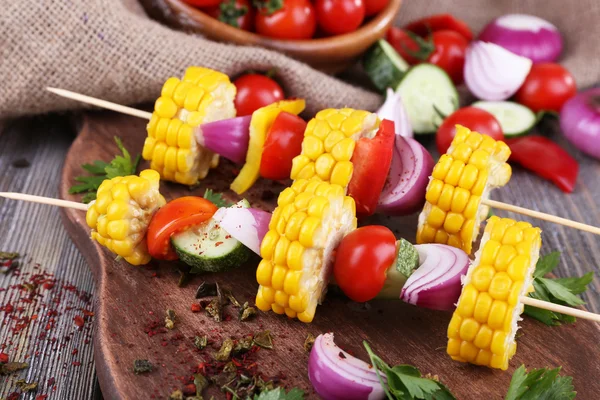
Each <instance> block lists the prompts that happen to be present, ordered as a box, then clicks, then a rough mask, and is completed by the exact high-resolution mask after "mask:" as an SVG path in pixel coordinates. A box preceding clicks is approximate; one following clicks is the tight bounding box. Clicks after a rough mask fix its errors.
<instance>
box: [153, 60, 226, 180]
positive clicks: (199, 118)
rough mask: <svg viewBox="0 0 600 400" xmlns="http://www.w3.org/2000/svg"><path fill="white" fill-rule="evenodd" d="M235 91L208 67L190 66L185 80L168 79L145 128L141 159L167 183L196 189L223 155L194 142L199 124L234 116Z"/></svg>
mask: <svg viewBox="0 0 600 400" xmlns="http://www.w3.org/2000/svg"><path fill="white" fill-rule="evenodd" d="M235 94H236V89H235V86H234V85H233V84H232V83H231V82H230V81H229V78H228V77H227V75H225V74H222V73H220V72H217V71H213V70H211V69H208V68H202V67H189V68H188V69H187V70H186V71H185V74H184V76H183V78H182V79H179V78H175V77H172V78H169V79H167V81H166V82H165V84H164V85H163V88H162V91H161V94H160V97H159V98H158V99H157V100H156V103H155V104H154V112H153V113H152V118H151V119H150V122H149V123H148V126H147V131H148V137H147V138H146V141H145V143H144V149H143V151H142V157H144V159H145V160H148V161H150V168H152V169H153V170H155V171H158V173H159V174H160V177H161V178H162V179H164V180H168V181H172V182H177V183H182V184H185V185H194V184H196V183H197V182H198V180H200V179H204V178H205V177H206V175H207V174H208V170H209V169H210V168H215V167H216V166H217V165H218V164H219V155H218V154H214V153H212V152H211V151H209V150H207V149H205V148H204V147H202V146H200V145H199V144H198V143H197V141H196V134H197V130H199V129H201V128H200V124H203V123H207V122H212V121H218V120H221V119H226V118H233V117H235V107H234V104H233V100H234V98H235Z"/></svg>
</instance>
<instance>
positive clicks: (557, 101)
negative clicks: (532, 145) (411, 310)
mask: <svg viewBox="0 0 600 400" xmlns="http://www.w3.org/2000/svg"><path fill="white" fill-rule="evenodd" d="M576 92H577V86H576V85H575V79H573V75H571V73H570V72H569V71H567V70H566V69H565V68H564V67H562V66H561V65H559V64H555V63H540V64H533V66H532V67H531V71H529V75H527V78H525V82H523V85H522V86H521V88H520V89H519V90H518V91H517V94H516V95H515V99H516V100H517V102H519V103H521V104H523V105H524V106H527V107H529V108H531V109H532V110H533V112H538V111H542V110H547V111H556V112H559V111H560V109H561V108H562V106H563V104H565V102H566V101H567V100H569V99H570V98H571V97H573V96H575V93H576Z"/></svg>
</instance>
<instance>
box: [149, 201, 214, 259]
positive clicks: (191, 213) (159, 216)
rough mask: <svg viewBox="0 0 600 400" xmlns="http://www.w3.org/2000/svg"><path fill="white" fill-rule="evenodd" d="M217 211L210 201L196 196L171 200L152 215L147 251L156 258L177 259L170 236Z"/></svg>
mask: <svg viewBox="0 0 600 400" xmlns="http://www.w3.org/2000/svg"><path fill="white" fill-rule="evenodd" d="M215 211H217V206H215V205H214V204H213V203H211V202H210V201H208V200H206V199H204V198H202V197H196V196H185V197H180V198H178V199H175V200H172V201H170V202H168V203H167V204H166V205H164V206H163V207H162V208H160V209H159V210H158V211H157V212H156V214H154V216H153V217H152V220H151V221H150V225H149V226H148V233H147V234H146V239H147V241H148V252H149V253H150V255H151V256H152V257H154V258H156V259H158V260H177V258H178V257H177V254H176V253H175V251H174V250H173V248H172V247H171V236H172V235H173V234H174V233H177V232H181V231H184V230H186V229H189V228H191V227H193V226H195V225H199V224H201V223H202V222H204V221H206V220H208V219H209V218H211V217H212V216H213V214H214V213H215Z"/></svg>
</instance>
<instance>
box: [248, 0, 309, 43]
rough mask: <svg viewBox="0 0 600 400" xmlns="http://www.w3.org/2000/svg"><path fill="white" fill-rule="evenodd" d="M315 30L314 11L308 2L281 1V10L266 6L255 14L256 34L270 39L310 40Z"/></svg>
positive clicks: (297, 0) (302, 0) (269, 5)
mask: <svg viewBox="0 0 600 400" xmlns="http://www.w3.org/2000/svg"><path fill="white" fill-rule="evenodd" d="M268 3H269V2H268ZM316 29H317V19H316V17H315V9H314V8H313V5H312V3H311V2H310V0H283V6H282V7H281V8H273V6H272V5H271V4H267V5H266V6H265V7H263V8H262V9H260V10H259V12H258V13H257V14H256V32H258V33H260V34H261V35H265V36H269V37H272V38H276V39H310V38H311V37H313V35H314V34H315V30H316Z"/></svg>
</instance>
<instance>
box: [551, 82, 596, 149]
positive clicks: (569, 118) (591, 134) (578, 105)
mask: <svg viewBox="0 0 600 400" xmlns="http://www.w3.org/2000/svg"><path fill="white" fill-rule="evenodd" d="M560 127H561V129H562V132H563V134H564V135H565V137H566V138H567V139H568V140H569V141H570V142H571V143H573V145H574V146H575V147H577V148H578V149H579V150H581V151H583V152H584V153H586V154H588V155H590V156H592V157H595V158H597V159H599V160H600V88H593V89H588V90H585V91H583V92H580V93H578V94H577V95H575V97H573V98H571V99H569V100H568V101H567V102H566V103H565V104H564V105H563V108H562V109H561V110H560Z"/></svg>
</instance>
